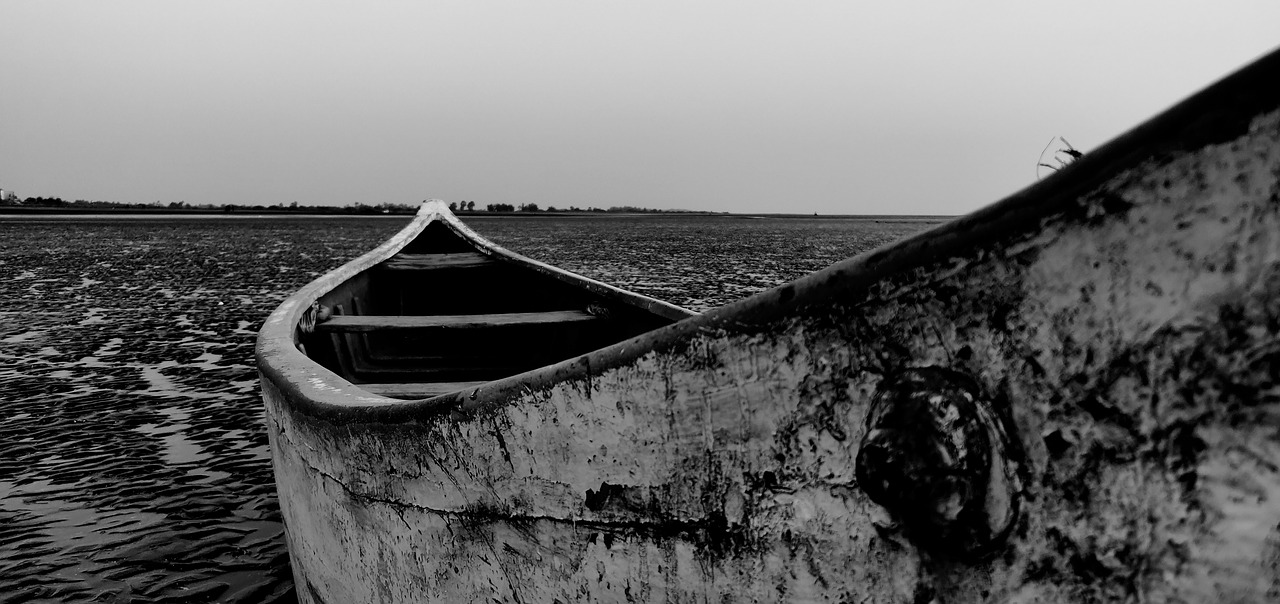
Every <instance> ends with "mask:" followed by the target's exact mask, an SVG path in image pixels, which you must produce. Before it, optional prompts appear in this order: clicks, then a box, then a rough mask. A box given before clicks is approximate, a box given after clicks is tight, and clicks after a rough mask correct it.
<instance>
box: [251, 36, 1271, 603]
mask: <svg viewBox="0 0 1280 604" xmlns="http://www.w3.org/2000/svg"><path fill="white" fill-rule="evenodd" d="M1277 81H1280V59H1278V58H1277V57H1275V56H1272V57H1268V58H1266V59H1264V60H1262V61H1260V62H1259V63H1258V64H1256V65H1254V66H1252V67H1250V68H1248V69H1246V70H1245V71H1243V72H1241V73H1240V74H1237V75H1236V76H1233V77H1232V78H1230V79H1228V80H1226V81H1224V82H1223V83H1220V84H1219V85H1217V86H1215V87H1213V88H1211V89H1209V90H1208V91H1206V92H1205V93H1202V94H1201V95H1198V96H1197V97H1193V98H1192V99H1190V100H1188V101H1187V102H1185V103H1183V104H1182V105H1180V106H1178V107H1175V108H1174V109H1172V110H1171V111H1170V112H1168V113H1167V114H1165V115H1163V116H1161V117H1159V118H1157V119H1156V120H1153V121H1152V122H1151V123H1149V124H1146V125H1144V126H1142V127H1140V128H1139V129H1137V130H1135V131H1134V132H1132V133H1130V134H1128V135H1126V136H1125V137H1122V138H1120V139H1118V140H1117V141H1114V142H1112V143H1110V144H1109V145H1107V146H1106V147H1104V148H1103V149H1100V150H1099V151H1098V152H1096V153H1093V154H1090V155H1089V156H1086V157H1085V158H1083V159H1081V160H1080V161H1078V162H1077V163H1076V164H1075V165H1073V166H1071V167H1069V168H1068V169H1066V170H1064V171H1063V172H1062V173H1059V174H1056V175H1055V176H1053V177H1051V178H1049V179H1046V180H1045V181H1042V182H1041V183H1038V184H1037V185H1036V186H1034V187H1032V188H1030V189H1028V190H1027V191H1024V192H1022V193H1020V194H1018V195H1016V196H1014V197H1013V198H1011V199H1009V200H1006V201H1004V202H1001V203H1000V204H997V205H995V206H992V207H991V208H987V209H986V210H983V211H981V212H979V213H977V214H975V215H973V216H971V217H967V218H964V219H961V220H959V221H957V222H954V223H952V224H949V225H946V226H944V227H942V228H941V229H939V230H937V231H934V232H931V233H927V234H925V235H922V236H920V237H916V238H913V239H911V240H908V241H905V242H901V243H899V244H895V245H894V246H890V247H888V248H885V249H882V250H879V251H876V252H873V253H871V254H868V255H864V256H861V257H858V258H854V259H851V260H848V261H845V262H842V263H840V264H838V265H836V266H833V267H831V268H829V269H826V270H824V271H820V272H819V273H816V274H814V275H811V276H809V277H806V278H804V279H801V280H799V281H797V282H794V283H792V284H788V285H786V286H783V287H780V288H777V289H775V290H771V291H769V292H765V293H764V294H761V295H759V296H756V297H753V298H750V299H747V300H744V301H742V302H739V303H735V304H732V305H730V306H728V307H725V308H722V309H718V310H716V311H712V312H710V313H707V314H706V315H704V316H702V317H698V318H694V319H690V320H686V321H683V322H680V323H677V324H675V325H672V326H669V327H666V328H662V329H659V330H657V331H655V332H651V333H649V334H645V335H642V336H639V337H637V338H634V339H632V340H630V341H627V342H623V343H621V344H618V345H615V346H611V347H609V348H606V349H603V350H600V351H596V352H593V353H590V354H587V355H583V356H581V357H579V358H575V359H571V360H568V361H565V362H563V363H560V364H557V365H555V366H552V367H549V368H546V369H543V370H539V371H535V372H530V373H529V374H525V375H521V376H515V377H513V378H509V379H506V380H501V381H499V382H495V383H494V384H491V385H488V386H485V387H483V388H480V389H479V390H477V391H475V392H471V393H468V394H459V395H452V396H446V397H441V398H439V399H433V400H432V401H427V402H425V403H422V404H416V405H398V406H377V405H375V406H368V405H366V406H360V405H350V406H343V405H340V404H323V405H318V404H316V403H315V402H314V401H313V400H312V397H311V396H309V395H308V393H307V390H306V388H305V387H304V385H299V384H296V383H292V382H289V381H288V380H282V379H279V376H278V375H277V374H276V373H274V372H273V371H272V370H270V369H269V368H264V371H263V394H264V399H265V401H266V409H267V423H268V426H269V431H270V438H271V446H272V452H273V453H272V454H273V461H274V463H275V467H276V472H277V484H278V488H279V491H280V501H281V507H282V511H283V513H284V518H285V521H286V526H287V534H288V538H289V546H290V555H291V560H292V562H293V569H294V573H295V577H296V579H297V582H298V595H299V598H300V600H302V601H307V602H327V603H333V602H367V601H380V602H420V601H441V602H456V601H480V600H486V601H491V600H496V601H522V602H544V601H545V602H551V601H665V602H703V601H707V600H712V599H715V600H723V601H776V600H789V601H816V600H833V601H858V602H927V601H934V600H937V601H946V602H987V601H1009V602H1034V601H1079V602H1093V601H1114V600H1126V601H1128V600H1138V601H1212V600H1223V601H1265V600H1267V599H1268V598H1272V597H1274V596H1275V594H1276V593H1278V592H1280V571H1278V570H1277V567H1278V565H1280V562H1278V561H1280V529H1277V527H1278V526H1280V439H1277V432H1276V431H1277V427H1276V426H1277V420H1280V375H1278V374H1280V346H1277V345H1276V342H1277V341H1280V93H1278V92H1277V90H1276V82H1277ZM904 375H906V376H920V375H926V376H935V377H936V378H937V379H939V380H949V379H953V378H954V379H955V380H957V381H956V382H955V383H957V384H963V388H962V389H963V390H964V392H966V393H970V394H971V395H972V398H974V399H980V401H979V402H980V403H981V404H982V405H985V406H986V408H989V409H991V410H993V411H992V412H991V413H993V414H994V416H995V417H996V419H995V420H993V421H994V422H995V423H997V424H999V428H1000V429H999V430H995V431H992V432H991V434H996V433H997V432H998V433H1001V435H1002V438H1003V437H1007V442H1004V444H1003V445H1002V446H1000V447H994V448H993V449H992V450H993V451H996V453H992V454H991V455H990V456H989V457H983V459H984V460H987V461H991V460H995V459H996V458H997V457H999V458H1000V460H1001V463H1006V464H1007V466H1001V467H1000V468H996V466H997V465H999V464H998V463H996V461H991V464H992V468H993V470H992V473H991V475H990V476H991V477H999V478H1002V479H1004V480H1005V482H1003V483H1001V484H1000V488H1001V489H1003V490H1002V492H1003V493H1004V494H1005V498H1004V499H1001V500H1000V501H997V500H996V499H997V498H995V497H994V496H993V495H992V493H993V492H995V490H996V489H995V487H994V486H992V485H994V484H995V481H996V478H991V477H988V478H984V479H983V481H984V482H982V485H984V486H983V488H986V489H987V491H985V493H986V499H985V500H983V501H980V502H979V503H980V504H982V505H985V506H986V508H987V510H986V511H987V516H983V518H987V519H992V518H997V517H998V518H999V519H1000V520H999V522H997V521H995V520H991V524H990V525H989V526H988V527H987V528H990V530H987V531H986V532H985V533H984V532H983V531H977V532H976V533H975V532H973V531H970V532H956V531H951V532H948V531H941V532H935V531H930V530H928V528H927V527H925V528H921V526H922V525H920V524H918V523H919V522H920V520H919V519H918V518H915V517H913V516H911V515H909V514H905V513H903V510H901V509H894V508H893V507H892V506H888V507H886V506H885V505H883V504H882V501H880V502H878V501H879V500H873V498H872V497H870V496H868V494H867V489H868V485H867V484H866V480H861V481H860V479H859V476H860V472H861V471H862V470H860V465H859V464H860V463H861V464H863V466H865V464H867V463H869V462H867V461H866V460H865V459H863V460H862V461H860V459H859V455H860V449H861V448H863V447H864V446H865V445H866V443H867V442H869V441H870V440H871V439H872V436H873V435H872V434H871V432H872V431H873V430H874V429H878V428H876V426H875V425H874V424H873V423H872V418H871V417H869V412H870V411H871V409H872V408H873V407H874V406H875V405H877V404H878V403H877V401H880V400H883V399H884V397H885V396H887V395H886V394H885V392H886V388H889V387H890V385H892V384H896V383H900V382H901V381H902V380H903V379H904V378H902V376H904ZM930 379H933V378H930ZM908 381H909V380H908ZM957 388H960V387H959V386H957ZM939 396H941V395H939ZM966 396H968V395H966ZM992 439H995V437H994V436H991V437H990V438H989V439H988V440H992ZM984 442H986V441H984ZM1005 469H1009V471H1008V472H1005V471H1004V470H1005ZM978 499H981V497H979V498H978ZM993 506H1003V507H1002V508H1001V509H1002V510H1003V511H1001V512H1000V513H998V514H997V513H996V512H993V511H992V510H991V508H992V507H993ZM965 509H969V508H965ZM978 533H982V534H981V535H979V536H978V537H975V536H974V535H977V534H978ZM957 535H961V536H957ZM979 537H981V538H979ZM966 540H969V541H972V543H971V542H969V541H966Z"/></svg>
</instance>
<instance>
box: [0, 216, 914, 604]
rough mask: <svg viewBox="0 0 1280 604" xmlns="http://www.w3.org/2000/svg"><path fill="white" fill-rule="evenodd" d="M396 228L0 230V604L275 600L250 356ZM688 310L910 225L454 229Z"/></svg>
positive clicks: (277, 577) (11, 223)
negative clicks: (293, 303)
mask: <svg viewBox="0 0 1280 604" xmlns="http://www.w3.org/2000/svg"><path fill="white" fill-rule="evenodd" d="M406 222H407V218H405V217H393V218H384V217H360V218H352V217H330V218H305V217H285V218H261V219H251V218H242V217H236V218H224V217H202V218H198V219H193V218H182V219H176V218H155V217H142V218H127V219H122V218H92V217H59V218H22V219H14V218H11V217H4V216H0V602H20V601H21V602H25V601H31V600H47V601H99V602H132V601H139V602H151V601H175V602H176V601H181V602H213V601H217V602H290V601H293V599H294V595H293V585H292V578H291V576H290V574H289V566H288V554H287V551H286V549H285V543H284V537H283V532H282V526H281V524H280V512H279V507H278V505H277V502H276V499H275V497H276V494H275V488H274V485H273V483H272V473H271V463H270V455H269V451H268V449H267V439H266V434H265V432H264V431H263V426H262V421H263V418H262V409H261V402H260V400H259V392H258V385H257V373H256V369H255V367H254V364H253V343H254V338H255V336H256V333H257V328H258V326H259V325H260V323H261V321H262V320H263V319H264V318H265V317H266V315H267V314H268V313H269V312H270V311H271V310H272V309H273V308H274V307H275V306H276V305H277V304H278V303H279V302H280V301H281V300H282V299H284V297H285V296H287V295H288V294H289V293H290V292H292V291H293V290H295V289H297V288H298V287H300V286H302V285H303V284H305V283H306V282H307V281H309V280H311V279H312V278H314V277H316V276H318V275H319V274H321V273H322V272H324V271H326V270H328V269H330V268H332V267H335V266H337V265H338V264H340V263H342V262H344V261H346V260H348V259H350V258H352V257H354V256H356V255H358V254H360V253H362V252H364V251H366V250H368V249H370V248H371V247H373V246H374V245H376V244H378V243H379V242H381V241H382V240H384V239H385V238H387V237H388V236H390V235H391V234H392V233H394V232H395V231H397V230H398V229H400V228H401V227H402V226H403V225H404V224H405V223H406ZM467 222H468V223H469V224H470V225H471V226H472V228H474V229H475V230H477V231H478V232H480V233H481V234H483V235H485V236H488V237H490V238H492V239H493V240H495V241H496V242H498V243H499V244H501V245H503V246H505V247H507V248H508V249H511V250H514V251H517V252H520V253H524V254H526V255H529V256H532V257H534V258H536V259H539V260H542V261H545V262H548V263H551V264H555V265H557V266H560V267H563V268H566V269H569V270H572V271H574V272H578V273H581V274H584V275H587V276H589V277H592V278H595V279H599V280H602V281H606V282H609V283H613V284H615V285H619V286H622V287H624V288H627V289H632V290H635V291H638V292H641V293H644V294H647V295H650V296H654V297H657V298H660V299H664V300H667V301H670V302H673V303H676V304H679V305H682V306H686V307H688V308H691V309H693V310H706V309H708V308H712V307H714V306H718V305H720V304H723V303H726V302H729V301H732V300H734V299H737V298H740V297H742V296H745V295H748V294H750V293H754V292H757V291H760V290H762V289H765V288H767V287H771V286H774V285H778V284H781V283H783V282H785V281H787V280H790V279H793V278H795V277H798V276H800V275H803V274H805V273H807V272H809V271H812V270H815V269H818V268H821V267H823V266H826V265H828V264H830V263H832V262H834V261H836V260H839V259H842V258H844V257H847V256H850V255H853V254H855V253H858V252H861V251H865V250H867V249H870V248H872V247H875V246H877V245H879V244H882V243H886V242H889V241H892V240H894V239H897V238H900V237H902V236H904V235H907V234H911V233H914V232H918V231H920V230H922V229H924V228H926V227H928V226H930V225H931V224H932V223H929V222H922V221H902V222H896V221H880V222H877V221H868V220H838V219H763V220H748V219H742V218H731V217H668V216H645V217H624V216H588V217H557V218H541V217H540V218H482V217H477V218H470V219H468V220H467Z"/></svg>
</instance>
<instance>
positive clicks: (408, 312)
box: [298, 215, 694, 399]
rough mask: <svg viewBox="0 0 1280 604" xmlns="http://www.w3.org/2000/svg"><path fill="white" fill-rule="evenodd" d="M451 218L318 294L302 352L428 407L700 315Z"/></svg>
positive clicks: (365, 384)
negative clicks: (514, 248) (427, 401)
mask: <svg viewBox="0 0 1280 604" xmlns="http://www.w3.org/2000/svg"><path fill="white" fill-rule="evenodd" d="M446 216H447V215H446ZM421 219H422V218H419V220H421ZM450 222H456V219H453V218H452V216H448V218H447V219H445V220H433V221H431V222H430V223H429V224H427V225H426V226H425V228H423V229H422V231H421V232H420V233H418V234H417V236H416V237H415V238H414V239H413V240H412V241H410V242H409V243H408V244H407V245H405V246H404V247H403V248H402V249H400V250H399V251H398V252H397V253H395V255H393V256H391V257H390V258H388V259H386V260H384V261H382V262H380V263H378V264H377V265H375V266H373V267H372V268H370V269H369V270H366V271H363V272H361V273H359V274H357V275H355V276H354V277H351V278H350V279H347V280H346V281H343V282H341V283H338V284H336V286H335V287H333V288H332V289H331V290H329V291H328V293H325V294H323V295H322V296H321V297H320V298H319V300H317V301H316V303H315V304H313V305H312V308H311V310H309V311H308V312H307V313H306V315H305V316H304V317H303V320H302V322H301V324H300V329H299V336H298V342H299V348H300V349H301V350H302V351H303V352H304V353H305V354H307V356H309V357H310V358H311V359H312V360H314V361H316V362H317V363H319V364H320V365H323V366H324V367H325V368H327V369H329V370H330V371H333V372H334V373H336V374H338V375H340V376H342V377H343V378H345V379H347V380H348V381H350V382H351V383H353V384H356V385H358V386H359V387H360V388H361V389H364V390H366V391H368V392H371V393H374V394H379V395H383V396H387V397H392V398H401V399H422V398H429V397H433V396H439V395H442V394H448V393H450V392H455V391H459V390H466V389H469V388H473V387H476V386H479V385H480V384H484V383H486V382H489V381H492V380H496V379H500V378H504V377H508V376H511V375H515V374H518V373H522V372H525V371H528V370H531V369H536V368H539V367H542V366H545V365H549V364H552V363H556V362H558V361H562V360H564V359H568V358H572V357H574V356H577V355H580V354H582V353H585V352H589V351H591V350H595V349H597V348H601V347H603V346H607V345H609V344H612V343H614V342H618V341H622V340H625V339H627V338H630V337H633V336H635V335H638V334H641V333H644V332H647V331H650V330H653V329H656V328H658V327H661V326H663V325H667V324H669V323H672V322H675V321H677V320H679V319H683V318H685V317H688V316H692V315H693V314H694V313H692V312H690V311H686V310H684V309H680V308H677V307H674V306H670V305H666V304H661V303H657V302H656V301H654V300H650V299H648V298H644V297H642V296H638V295H634V294H629V293H628V292H624V291H621V290H616V289H614V288H611V287H608V286H604V285H603V284H600V283H596V282H593V281H590V280H588V279H585V278H581V277H578V276H576V275H572V274H569V273H565V272H563V271H560V270H558V269H554V268H552V267H549V266H546V265H542V264H540V263H537V262H534V261H532V260H529V259H527V258H523V257H520V256H517V255H515V254H512V253H510V252H507V251H505V250H502V249H501V248H498V247H497V246H495V245H493V244H491V243H489V242H487V241H484V240H483V239H481V238H479V237H478V236H476V235H475V234H474V233H471V232H469V231H467V230H465V229H460V228H458V226H457V225H454V224H450Z"/></svg>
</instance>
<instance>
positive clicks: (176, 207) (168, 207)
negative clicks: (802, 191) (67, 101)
mask: <svg viewBox="0 0 1280 604" xmlns="http://www.w3.org/2000/svg"><path fill="white" fill-rule="evenodd" d="M3 206H25V207H33V208H69V209H93V210H107V211H109V210H126V211H128V210H140V211H145V212H157V211H172V212H262V213H300V214H413V213H414V212H416V211H417V209H418V205H417V204H407V203H380V204H375V205H369V204H364V203H354V204H349V205H346V206H341V207H338V206H319V205H304V204H299V203H298V202H296V201H295V202H292V203H289V204H287V205H286V204H284V203H277V204H275V205H240V204H229V203H227V204H210V203H203V204H193V203H187V202H186V201H171V202H169V203H161V202H160V201H153V202H150V203H141V202H138V203H129V202H119V201H90V200H86V199H77V200H75V201H66V200H64V199H62V198H60V197H27V198H26V199H18V198H16V197H15V198H8V199H3V198H0V207H3ZM449 209H450V210H453V211H454V212H476V211H483V212H576V213H582V212H593V213H595V212H598V213H606V212H615V213H672V212H690V211H691V210H654V209H651V208H639V207H636V206H613V207H610V208H609V209H601V208H597V207H594V206H592V207H586V208H579V207H578V206H569V207H567V208H557V207H556V206H547V207H546V208H545V209H544V208H542V207H539V206H538V204H536V203H522V204H520V205H518V206H517V205H513V204H509V203H490V204H486V205H485V206H484V209H483V210H476V202H474V201H455V202H453V203H450V204H449Z"/></svg>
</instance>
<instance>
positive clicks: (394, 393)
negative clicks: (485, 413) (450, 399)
mask: <svg viewBox="0 0 1280 604" xmlns="http://www.w3.org/2000/svg"><path fill="white" fill-rule="evenodd" d="M486 383H488V382H484V381H478V382H418V383H402V384H359V386H360V388H362V389H364V390H367V391H369V392H372V393H373V394H380V395H382V396H387V397H391V398H403V399H418V398H431V397H433V396H440V395H442V394H449V393H450V392H457V391H459V390H468V389H471V388H475V387H477V386H479V385H481V384H486Z"/></svg>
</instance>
